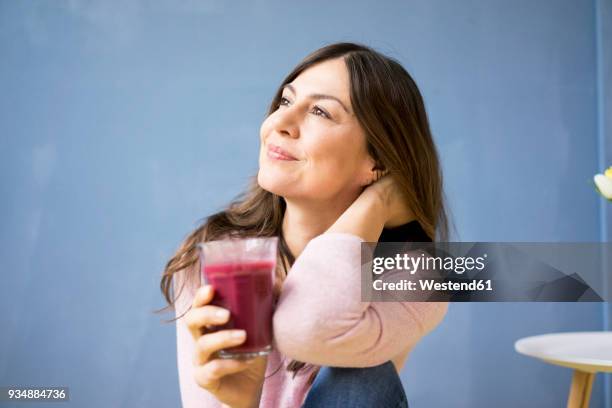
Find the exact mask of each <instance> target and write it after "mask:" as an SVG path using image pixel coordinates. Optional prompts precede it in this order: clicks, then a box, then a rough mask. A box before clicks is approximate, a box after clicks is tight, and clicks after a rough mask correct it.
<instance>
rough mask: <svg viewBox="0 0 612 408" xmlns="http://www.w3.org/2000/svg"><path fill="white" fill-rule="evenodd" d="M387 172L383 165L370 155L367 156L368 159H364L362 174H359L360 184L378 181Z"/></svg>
mask: <svg viewBox="0 0 612 408" xmlns="http://www.w3.org/2000/svg"><path fill="white" fill-rule="evenodd" d="M387 173H388V171H387V170H386V169H385V167H384V166H383V165H381V164H378V163H376V161H375V160H374V159H373V158H372V157H371V156H368V159H367V160H366V163H365V166H364V169H363V171H362V174H363V175H362V176H361V183H360V184H361V186H362V187H366V186H369V185H370V184H372V183H374V182H375V181H378V180H379V179H380V178H381V177H383V176H384V175H385V174H387Z"/></svg>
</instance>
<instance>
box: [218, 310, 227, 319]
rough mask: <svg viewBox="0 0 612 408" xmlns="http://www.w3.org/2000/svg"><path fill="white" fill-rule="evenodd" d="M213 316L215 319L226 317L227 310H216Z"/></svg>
mask: <svg viewBox="0 0 612 408" xmlns="http://www.w3.org/2000/svg"><path fill="white" fill-rule="evenodd" d="M215 317H216V318H217V319H227V318H228V317H229V311H227V310H225V309H223V310H217V311H216V312H215Z"/></svg>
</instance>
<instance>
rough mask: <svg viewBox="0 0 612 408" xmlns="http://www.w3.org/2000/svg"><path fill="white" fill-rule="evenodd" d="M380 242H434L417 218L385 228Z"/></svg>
mask: <svg viewBox="0 0 612 408" xmlns="http://www.w3.org/2000/svg"><path fill="white" fill-rule="evenodd" d="M378 242H432V241H431V238H429V237H428V236H427V234H426V233H425V230H423V228H422V227H421V224H419V222H418V221H417V220H414V221H411V222H409V223H406V224H402V225H399V226H397V227H393V228H384V229H383V230H382V233H381V234H380V238H378Z"/></svg>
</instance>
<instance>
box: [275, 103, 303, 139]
mask: <svg viewBox="0 0 612 408" xmlns="http://www.w3.org/2000/svg"><path fill="white" fill-rule="evenodd" d="M275 119H276V120H275V122H274V129H275V130H276V131H277V132H278V133H280V134H282V135H283V136H289V137H299V128H300V127H299V122H300V117H299V113H298V112H296V110H294V109H292V108H291V107H288V108H283V109H282V110H280V111H278V112H276V118H275Z"/></svg>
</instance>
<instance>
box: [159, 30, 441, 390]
mask: <svg viewBox="0 0 612 408" xmlns="http://www.w3.org/2000/svg"><path fill="white" fill-rule="evenodd" d="M335 58H343V59H344V62H345V63H346V67H347V69H348V72H349V77H350V88H351V89H350V97H351V105H352V106H353V110H354V112H355V116H356V117H357V120H358V121H359V123H360V125H361V126H362V127H363V129H364V131H365V135H366V143H367V148H368V152H369V153H370V155H371V156H372V158H373V159H374V160H375V161H376V163H377V165H378V166H379V167H380V168H384V169H386V170H388V171H389V173H390V174H391V175H392V177H393V178H394V179H395V181H396V182H397V183H398V184H399V186H400V187H401V189H402V191H403V193H404V196H405V200H406V202H407V204H408V205H409V206H410V208H411V209H412V211H413V213H414V215H415V217H416V219H417V221H418V222H419V223H420V225H421V227H422V228H423V230H424V231H425V232H426V233H427V235H428V236H429V237H430V238H431V239H432V240H434V241H435V240H436V239H437V240H440V241H446V240H447V238H448V220H447V215H446V208H445V204H444V201H445V199H444V193H443V182H442V171H441V166H440V163H439V159H438V154H437V151H436V147H435V145H434V141H433V138H432V135H431V131H430V128H429V122H428V119H427V114H426V112H425V105H424V103H423V98H422V96H421V93H420V92H419V89H418V88H417V85H416V83H415V82H414V80H413V79H412V77H411V76H410V75H409V74H408V72H406V70H405V69H404V68H403V67H402V66H401V65H400V63H398V62H397V61H395V60H394V59H392V58H390V57H387V56H385V55H382V54H381V53H379V52H377V51H375V50H373V49H371V48H369V47H367V46H364V45H362V44H355V43H346V42H343V43H335V44H330V45H327V46H325V47H323V48H320V49H318V50H316V51H314V52H313V53H311V54H309V55H308V56H306V57H305V58H304V59H303V60H302V61H301V62H300V63H299V64H298V65H297V66H296V67H295V68H294V69H293V71H291V73H289V75H287V77H286V78H285V79H284V80H283V81H282V83H281V84H280V86H279V88H278V90H277V91H276V94H275V95H274V98H273V99H272V103H271V104H270V107H269V109H268V113H267V115H266V116H269V115H270V114H272V113H273V112H274V111H276V109H277V108H278V107H279V103H280V99H281V95H282V89H283V86H284V85H286V84H287V83H289V82H291V81H293V79H295V78H296V77H297V76H298V75H299V74H300V73H301V72H303V71H304V70H306V69H307V68H309V67H311V66H313V65H315V64H318V63H320V62H323V61H326V60H330V59H335ZM284 213H285V202H284V200H283V198H282V197H280V196H278V195H275V194H273V193H270V192H268V191H266V190H264V189H262V188H261V187H260V186H259V185H258V183H257V178H256V177H254V178H253V180H252V181H251V186H250V187H249V189H248V190H247V191H246V192H244V193H243V194H241V195H240V196H238V197H237V198H236V199H235V200H234V201H233V202H232V203H230V205H229V206H228V207H227V208H226V209H225V210H223V211H220V212H218V213H215V214H212V215H211V216H209V217H207V218H206V219H205V220H204V221H203V222H202V223H201V225H200V226H199V227H198V228H196V229H195V230H194V231H193V232H191V234H189V236H187V238H186V239H185V240H184V241H183V243H182V244H181V246H180V247H179V249H178V250H177V251H176V253H175V254H174V256H173V257H172V258H170V260H169V261H168V263H167V264H166V267H165V270H164V272H163V276H162V278H161V283H160V286H161V291H162V293H163V295H164V297H165V299H166V301H167V302H168V306H166V307H165V308H163V309H161V310H166V309H168V308H170V307H173V306H174V304H175V301H176V299H177V297H178V295H179V294H180V292H181V291H182V290H183V287H181V288H179V292H178V294H176V293H175V290H174V288H173V285H172V281H173V275H174V274H175V273H177V272H179V271H181V270H186V271H190V273H191V274H194V273H197V272H198V264H199V259H198V252H197V247H196V245H197V244H198V243H199V242H203V241H212V240H215V239H218V238H220V237H223V236H228V235H229V236H236V237H251V236H263V237H272V236H276V237H279V265H281V266H282V267H281V268H278V271H277V275H278V276H277V279H276V281H277V282H279V283H281V282H282V281H283V280H284V279H285V277H286V276H287V273H288V272H289V270H288V267H290V266H291V265H292V264H293V262H294V256H293V254H292V253H291V251H290V250H289V248H288V246H287V244H286V242H285V240H284V237H283V234H282V228H281V226H282V220H283V216H284ZM192 278H193V277H192ZM185 281H186V280H185ZM183 286H184V285H183ZM276 289H277V291H280V286H278V287H277V288H276ZM304 366H305V363H302V362H299V361H292V362H291V363H290V364H289V365H288V367H287V369H288V370H290V371H293V372H294V375H295V373H297V371H298V370H300V369H301V368H302V367H304ZM314 375H316V371H315V372H314ZM314 375H311V377H310V382H312V380H313V379H314Z"/></svg>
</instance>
